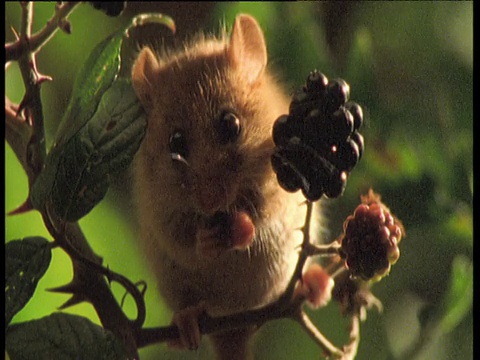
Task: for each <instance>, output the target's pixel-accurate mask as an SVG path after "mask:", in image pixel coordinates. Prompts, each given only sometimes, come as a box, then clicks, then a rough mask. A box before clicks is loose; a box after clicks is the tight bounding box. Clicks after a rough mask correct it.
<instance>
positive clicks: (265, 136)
mask: <svg viewBox="0 0 480 360" xmlns="http://www.w3.org/2000/svg"><path fill="white" fill-rule="evenodd" d="M265 65H266V49H265V44H264V40H263V34H262V33H261V30H260V28H259V27H258V25H257V23H256V21H255V20H253V18H251V17H249V16H246V15H241V16H239V17H237V19H236V23H235V25H234V29H233V32H232V35H231V38H230V39H229V38H228V37H227V36H223V37H222V38H220V39H213V40H212V39H207V38H205V37H204V38H201V39H200V40H198V41H197V42H195V43H193V44H191V45H189V46H186V48H185V49H183V50H182V51H181V52H178V53H174V54H170V55H169V56H168V57H167V58H163V59H158V58H157V57H156V56H155V55H153V53H152V52H151V51H150V50H149V49H144V50H142V52H141V53H140V55H139V57H138V59H137V61H136V63H135V65H134V68H133V73H132V74H133V75H132V79H133V86H134V88H135V90H136V92H137V94H138V96H139V98H140V100H141V102H142V104H143V105H144V107H145V109H146V111H147V113H148V121H149V122H148V129H147V133H146V136H145V139H144V141H143V143H142V146H141V149H140V151H139V153H138V156H137V159H136V167H135V183H136V186H135V188H136V191H137V203H138V218H139V224H140V239H141V242H142V245H143V247H144V249H145V254H146V256H147V257H148V260H149V262H150V264H151V265H152V268H153V271H154V272H155V274H156V276H157V278H158V285H159V289H160V292H161V294H162V296H163V297H164V298H165V300H166V301H167V303H168V304H169V305H170V306H171V307H172V309H173V310H174V311H181V310H182V309H184V308H185V307H187V306H192V305H197V304H198V303H200V302H202V301H203V302H205V305H206V309H207V311H208V313H209V314H210V315H213V316H215V315H224V314H230V313H234V312H239V311H244V310H246V309H251V308H257V307H260V306H263V305H266V304H267V303H269V302H272V301H274V300H275V299H276V298H277V297H278V296H279V295H280V294H281V293H282V292H283V291H284V289H285V287H286V285H287V283H288V281H289V279H290V276H291V274H292V272H293V269H294V267H295V264H296V261H297V259H298V250H299V248H298V246H299V244H300V242H301V233H300V231H299V230H298V229H299V228H300V227H301V226H302V225H303V222H304V219H305V210H306V207H305V206H303V205H301V203H302V202H303V201H304V198H303V196H302V195H301V193H300V192H297V193H295V194H291V193H287V192H286V191H284V190H282V189H281V188H280V187H279V185H278V183H277V180H276V176H275V174H274V172H273V170H272V168H271V165H270V156H271V154H272V151H273V148H274V144H273V141H272V137H271V131H272V127H273V123H274V121H275V120H276V119H277V118H278V117H279V116H280V115H282V114H286V113H288V104H289V99H288V98H287V97H286V96H285V94H284V93H283V92H282V90H281V88H280V86H279V85H278V83H277V81H276V80H275V79H274V78H273V77H272V76H271V75H270V72H269V71H268V70H267V69H266V68H265ZM223 109H230V110H232V111H233V112H234V113H235V114H236V115H237V116H238V118H239V119H240V121H241V124H242V130H241V133H240V137H239V138H238V140H237V141H235V142H234V143H232V144H226V145H220V144H219V143H218V142H217V141H216V140H215V132H214V126H213V119H215V118H216V117H217V116H218V113H219V112H220V111H222V110H223ZM176 128H181V129H183V130H184V131H185V134H186V136H187V142H188V144H189V148H190V153H189V157H188V164H189V166H188V167H184V168H182V167H181V166H180V167H179V166H178V164H173V162H172V159H171V156H170V152H169V149H168V142H169V138H170V136H171V134H172V132H173V131H174V129H176ZM237 209H241V210H246V211H247V212H248V213H249V214H250V216H251V218H252V221H253V223H254V225H255V229H256V231H255V238H254V240H253V242H252V244H251V245H250V246H249V247H248V249H247V250H244V251H241V250H236V249H231V250H227V251H224V252H222V253H221V255H220V256H218V257H217V258H215V259H205V258H203V257H201V256H199V255H198V253H197V252H196V250H195V241H196V240H195V239H196V234H197V232H198V231H199V229H201V228H202V227H203V226H204V225H203V224H204V221H205V218H208V216H211V215H213V213H215V211H217V210H224V211H228V212H232V211H235V210H237ZM238 334H239V335H238V336H234V335H229V336H225V334H221V335H218V336H217V337H216V340H215V341H214V344H216V347H217V355H218V357H219V358H222V359H226V358H229V359H237V358H243V357H244V354H245V353H246V352H245V351H243V352H242V351H240V350H239V348H240V349H243V350H245V346H246V342H247V339H248V338H249V336H246V335H245V336H244V334H247V333H246V332H243V333H240V332H239V333H238ZM242 334H243V335H242ZM249 334H250V332H249V333H248V335H249ZM229 338H231V339H232V340H231V342H230V344H229V341H228V339H229ZM233 343H235V344H233ZM229 349H231V350H229ZM242 354H243V355H242ZM237 355H239V357H237Z"/></svg>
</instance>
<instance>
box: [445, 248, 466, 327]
mask: <svg viewBox="0 0 480 360" xmlns="http://www.w3.org/2000/svg"><path fill="white" fill-rule="evenodd" d="M472 304H473V264H472V263H471V261H470V260H468V259H467V258H465V257H463V256H457V257H456V258H455V259H454V260H453V263H452V273H451V276H450V284H449V287H448V290H447V293H446V294H445V297H444V300H443V307H442V308H443V312H442V313H443V314H442V318H441V322H440V326H441V330H442V333H448V332H450V331H451V330H453V329H454V328H455V327H456V326H457V325H458V323H460V321H462V319H463V318H464V317H465V315H466V314H467V312H468V311H469V310H470V309H471V307H472Z"/></svg>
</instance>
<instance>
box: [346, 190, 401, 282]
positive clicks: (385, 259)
mask: <svg viewBox="0 0 480 360" xmlns="http://www.w3.org/2000/svg"><path fill="white" fill-rule="evenodd" d="M343 228H344V234H343V237H342V239H341V249H340V255H341V256H342V258H344V259H345V265H346V266H347V268H348V269H349V270H350V273H351V274H352V275H353V276H354V277H357V276H358V277H360V278H362V279H364V280H372V281H378V280H380V279H381V278H382V277H384V276H385V275H387V274H388V273H389V271H390V267H391V265H393V264H395V263H396V262H397V260H398V258H399V256H400V250H399V249H398V243H399V242H400V240H401V238H402V235H403V234H404V232H405V231H404V229H403V225H402V223H401V222H400V221H399V220H398V219H396V218H395V217H394V216H393V215H392V214H391V213H390V210H389V209H388V208H387V207H386V206H385V205H384V204H383V203H382V202H381V201H380V197H379V196H378V195H377V194H375V193H374V192H373V191H372V190H370V191H369V193H368V195H367V196H365V197H362V204H360V205H359V206H357V208H356V209H355V212H354V213H353V215H350V216H348V217H347V219H346V220H345V222H344V225H343Z"/></svg>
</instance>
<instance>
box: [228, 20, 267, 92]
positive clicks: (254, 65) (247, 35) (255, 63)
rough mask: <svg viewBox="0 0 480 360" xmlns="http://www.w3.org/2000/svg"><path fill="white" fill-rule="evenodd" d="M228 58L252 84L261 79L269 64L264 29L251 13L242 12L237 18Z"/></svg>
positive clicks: (229, 45)
mask: <svg viewBox="0 0 480 360" xmlns="http://www.w3.org/2000/svg"><path fill="white" fill-rule="evenodd" d="M227 59H228V62H229V63H230V64H231V65H232V66H233V67H234V68H237V69H239V70H240V71H241V72H242V75H243V76H245V78H246V79H247V81H248V82H249V83H250V84H254V83H255V82H256V81H257V80H258V79H260V76H261V75H262V73H263V71H264V69H265V66H266V65H267V47H266V45H265V39H264V37H263V32H262V29H260V26H259V25H258V23H257V21H256V20H255V19H254V18H253V17H251V16H250V15H244V14H242V15H238V16H237V17H236V18H235V23H234V25H233V30H232V34H231V37H230V42H229V44H228V47H227Z"/></svg>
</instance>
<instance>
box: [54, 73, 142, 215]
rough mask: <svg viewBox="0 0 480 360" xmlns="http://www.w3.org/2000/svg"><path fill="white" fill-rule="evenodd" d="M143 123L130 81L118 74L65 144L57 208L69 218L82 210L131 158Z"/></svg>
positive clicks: (95, 200)
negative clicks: (95, 106) (83, 123)
mask: <svg viewBox="0 0 480 360" xmlns="http://www.w3.org/2000/svg"><path fill="white" fill-rule="evenodd" d="M146 125H147V121H146V116H145V113H144V110H143V108H142V107H141V105H140V102H139V101H138V99H137V97H136V95H135V93H134V91H133V88H132V86H131V84H130V83H129V82H128V81H126V80H121V79H119V80H118V81H116V82H115V83H114V84H113V85H112V86H111V87H110V88H109V89H108V90H107V91H106V92H105V94H104V95H103V97H102V100H101V102H100V104H99V106H98V109H97V111H96V112H95V114H94V115H93V117H92V118H91V119H90V120H89V121H88V122H87V124H86V125H85V126H84V127H83V128H82V129H81V130H80V131H79V132H77V133H76V134H75V136H73V138H72V139H71V140H70V141H69V142H68V143H67V144H66V145H65V146H64V147H63V152H62V154H61V156H60V159H59V163H58V168H57V174H56V177H55V180H54V184H53V189H52V200H53V206H54V209H55V212H56V213H57V214H58V215H59V216H61V217H62V218H64V219H65V220H67V221H76V220H78V219H80V218H81V217H82V216H84V215H86V214H87V213H88V212H89V211H90V210H91V209H93V207H94V206H95V205H96V204H98V202H100V200H102V199H103V197H104V196H105V194H106V192H107V189H108V186H109V184H110V180H111V178H112V176H114V175H115V174H116V173H118V172H119V171H121V170H123V169H125V168H126V167H127V166H128V165H129V164H130V162H131V161H132V159H133V157H134V155H135V153H136V152H137V150H138V148H139V146H140V143H141V140H142V139H143V136H144V133H145V128H146Z"/></svg>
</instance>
